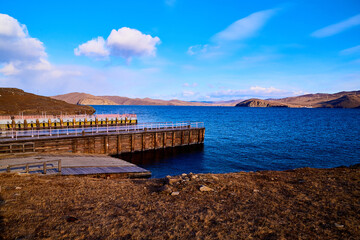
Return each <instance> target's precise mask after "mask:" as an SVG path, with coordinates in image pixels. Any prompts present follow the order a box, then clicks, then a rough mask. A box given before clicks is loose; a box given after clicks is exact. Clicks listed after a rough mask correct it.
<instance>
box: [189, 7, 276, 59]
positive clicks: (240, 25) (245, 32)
mask: <svg viewBox="0 0 360 240" xmlns="http://www.w3.org/2000/svg"><path fill="white" fill-rule="evenodd" d="M276 12H277V10H276V9H269V10H264V11H259V12H255V13H252V14H250V15H249V16H247V17H244V18H241V19H239V20H237V21H235V22H234V23H232V24H230V25H229V26H228V27H227V28H225V29H224V30H222V31H221V32H218V33H216V34H215V35H214V36H213V37H211V39H210V40H211V43H208V44H198V45H194V46H190V47H189V48H188V50H187V54H188V55H201V56H205V57H207V58H210V57H217V56H220V55H223V54H224V51H226V49H227V50H229V49H230V50H233V49H234V48H236V47H239V46H240V47H241V46H242V45H241V44H239V42H240V41H243V40H245V39H248V38H251V37H254V36H255V35H256V34H257V33H258V32H259V31H260V30H261V28H263V27H264V26H265V24H266V23H267V22H268V20H269V19H270V18H271V17H272V16H273V15H275V13H276ZM229 46H231V47H229Z"/></svg>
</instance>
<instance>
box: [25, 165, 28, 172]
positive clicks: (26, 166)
mask: <svg viewBox="0 0 360 240" xmlns="http://www.w3.org/2000/svg"><path fill="white" fill-rule="evenodd" d="M25 171H26V173H29V164H26V170H25Z"/></svg>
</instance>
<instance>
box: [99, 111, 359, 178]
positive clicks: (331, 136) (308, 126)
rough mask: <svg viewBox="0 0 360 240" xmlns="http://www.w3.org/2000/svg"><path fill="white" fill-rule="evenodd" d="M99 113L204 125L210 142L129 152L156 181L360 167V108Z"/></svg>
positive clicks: (129, 155) (127, 156)
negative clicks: (187, 176) (184, 175)
mask: <svg viewBox="0 0 360 240" xmlns="http://www.w3.org/2000/svg"><path fill="white" fill-rule="evenodd" d="M94 108H95V109H96V111H97V113H111V112H112V113H118V112H119V113H136V114H137V116H138V120H139V122H163V121H174V122H175V121H183V120H190V121H199V122H204V123H205V128H206V132H205V144H204V145H203V146H200V147H194V148H189V149H188V148H184V149H183V148H175V149H169V150H166V151H156V152H152V151H150V152H147V153H140V154H135V155H134V154H128V155H124V156H123V157H124V158H125V160H129V161H132V162H134V163H136V164H138V165H139V166H141V167H144V168H146V169H148V170H150V171H151V172H152V174H153V177H163V176H166V175H177V174H181V173H184V172H185V173H188V172H193V173H226V172H237V171H257V170H286V169H293V168H299V167H316V168H329V167H337V166H341V165H346V166H349V165H352V164H356V163H360V110H359V109H320V108H318V109H287V108H236V107H185V106H184V107H182V106H181V107H180V106H176V107H175V106H94Z"/></svg>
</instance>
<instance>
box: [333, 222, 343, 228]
mask: <svg viewBox="0 0 360 240" xmlns="http://www.w3.org/2000/svg"><path fill="white" fill-rule="evenodd" d="M335 227H337V228H343V227H344V225H342V224H339V223H335Z"/></svg>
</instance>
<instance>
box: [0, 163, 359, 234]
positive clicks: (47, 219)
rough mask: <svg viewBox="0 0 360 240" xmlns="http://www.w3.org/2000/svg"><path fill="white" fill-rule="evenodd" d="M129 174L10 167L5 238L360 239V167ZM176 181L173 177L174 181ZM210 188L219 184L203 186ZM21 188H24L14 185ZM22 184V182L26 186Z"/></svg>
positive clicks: (5, 179) (1, 180)
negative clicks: (168, 178) (42, 172)
mask: <svg viewBox="0 0 360 240" xmlns="http://www.w3.org/2000/svg"><path fill="white" fill-rule="evenodd" d="M197 176H198V177H197V178H195V177H194V176H193V175H187V176H183V177H174V178H175V180H172V181H174V183H172V184H171V185H170V184H166V185H167V187H166V188H167V189H169V191H170V190H171V191H178V192H179V195H177V196H171V195H170V194H169V193H168V192H166V191H159V189H161V187H162V186H163V185H164V184H165V180H164V179H150V180H128V179H123V180H121V179H94V178H88V177H56V176H52V177H48V176H34V175H31V176H30V175H15V174H3V175H1V176H0V185H1V193H0V195H1V198H2V200H1V201H2V203H1V212H0V215H1V219H0V228H1V229H0V233H1V235H2V238H3V239H359V238H360V227H359V226H360V217H359V216H360V202H359V199H360V170H359V169H351V168H336V169H309V168H305V169H298V170H294V171H284V172H276V171H264V172H256V173H231V174H217V175H212V174H205V175H197ZM174 178H172V179H174ZM201 185H206V186H208V187H210V188H212V189H213V190H214V191H209V192H200V191H199V187H200V186H201ZM16 187H18V188H17V189H16ZM19 187H20V188H21V189H19Z"/></svg>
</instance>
